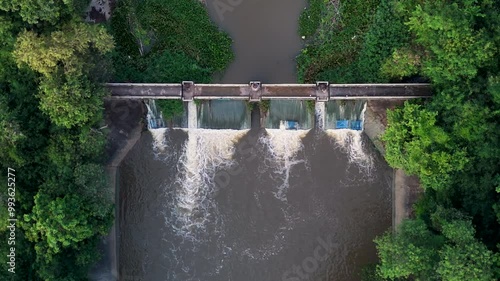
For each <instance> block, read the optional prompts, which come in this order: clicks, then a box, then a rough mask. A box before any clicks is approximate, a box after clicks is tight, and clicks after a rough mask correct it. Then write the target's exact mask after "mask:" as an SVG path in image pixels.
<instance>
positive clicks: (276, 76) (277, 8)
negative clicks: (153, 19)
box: [206, 0, 306, 83]
mask: <svg viewBox="0 0 500 281" xmlns="http://www.w3.org/2000/svg"><path fill="white" fill-rule="evenodd" d="M206 5H207V9H208V12H209V14H210V17H211V18H212V20H213V21H214V22H215V23H216V24H217V25H218V26H219V27H220V28H221V29H223V30H224V31H226V32H228V33H229V35H230V36H231V38H232V39H233V41H234V43H233V51H234V54H235V60H234V61H233V62H232V63H231V65H230V66H229V68H228V69H227V70H226V73H225V74H224V77H222V78H219V79H218V80H219V81H217V82H221V83H248V82H249V81H252V80H256V81H262V82H263V83H296V80H297V79H296V64H295V61H294V60H295V57H296V56H297V55H298V54H299V52H300V50H301V49H302V47H303V40H302V39H301V38H300V37H299V35H298V33H297V30H298V18H299V16H300V13H301V12H302V10H303V9H304V7H306V1H305V0H207V1H206Z"/></svg>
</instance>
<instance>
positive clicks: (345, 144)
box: [325, 103, 375, 176]
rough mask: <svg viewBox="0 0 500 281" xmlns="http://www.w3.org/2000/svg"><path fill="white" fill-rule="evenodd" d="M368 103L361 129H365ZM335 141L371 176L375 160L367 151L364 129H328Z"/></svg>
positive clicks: (351, 160)
mask: <svg viewBox="0 0 500 281" xmlns="http://www.w3.org/2000/svg"><path fill="white" fill-rule="evenodd" d="M365 111H366V103H365V104H364V107H363V110H362V111H361V124H362V125H361V129H363V124H364V116H365ZM325 132H326V134H327V135H328V136H330V137H331V138H332V139H333V140H335V143H336V144H337V145H338V146H339V147H340V148H341V149H343V150H344V151H345V152H346V153H347V155H348V159H349V163H354V164H356V165H357V166H358V167H359V168H360V169H361V170H362V171H363V172H364V173H365V174H366V175H367V176H370V175H371V173H372V171H373V169H374V167H375V166H374V160H373V157H372V156H371V155H370V153H369V152H367V151H365V149H364V143H363V131H362V130H361V131H357V130H349V129H340V130H326V131H325Z"/></svg>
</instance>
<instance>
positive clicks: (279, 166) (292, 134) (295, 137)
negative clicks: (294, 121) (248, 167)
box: [260, 129, 309, 201]
mask: <svg viewBox="0 0 500 281" xmlns="http://www.w3.org/2000/svg"><path fill="white" fill-rule="evenodd" d="M307 132H309V131H308V130H297V131H295V130H284V129H267V136H263V137H262V138H261V139H260V142H261V143H263V144H264V145H265V146H267V147H268V149H269V156H268V157H270V159H269V160H271V162H272V163H274V165H275V166H274V167H270V168H271V169H272V170H273V171H274V173H275V174H277V175H278V176H279V177H280V180H281V181H282V184H281V185H280V186H278V187H277V191H276V192H274V195H275V197H276V198H278V199H280V200H282V201H286V192H287V190H288V188H289V186H290V171H291V169H292V168H293V166H295V165H297V164H299V163H303V162H304V160H299V159H298V158H297V156H298V152H299V151H300V150H302V148H303V144H302V139H303V138H304V137H305V136H306V134H307Z"/></svg>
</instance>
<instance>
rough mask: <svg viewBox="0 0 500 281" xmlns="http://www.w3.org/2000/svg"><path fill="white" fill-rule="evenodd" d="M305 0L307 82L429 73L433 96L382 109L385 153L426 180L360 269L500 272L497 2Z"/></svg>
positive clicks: (411, 275)
mask: <svg viewBox="0 0 500 281" xmlns="http://www.w3.org/2000/svg"><path fill="white" fill-rule="evenodd" d="M309 4H310V6H309V9H307V10H306V11H304V13H303V14H302V16H301V22H300V24H301V30H300V32H301V35H302V36H305V37H306V38H307V46H306V48H304V49H303V51H302V53H301V54H300V55H299V57H298V58H297V60H298V71H299V79H301V81H302V82H311V81H318V80H327V81H330V82H332V83H366V82H375V83H384V82H385V83H387V82H395V83H397V82H407V83H412V82H429V83H431V85H432V91H433V97H432V98H431V99H428V100H418V101H408V102H406V103H405V104H404V106H402V107H400V108H396V109H395V110H392V111H389V112H388V127H387V129H386V132H385V134H384V136H383V140H384V142H385V149H386V153H385V159H386V161H387V162H388V163H389V165H390V166H392V167H394V168H398V169H403V170H404V171H405V172H406V173H407V174H409V175H416V176H418V178H419V179H420V182H421V186H422V188H423V189H424V191H425V192H424V194H423V196H422V197H421V198H420V199H419V201H418V202H417V203H416V204H415V206H414V211H415V216H414V217H413V218H411V219H408V220H406V221H404V222H403V223H402V225H400V226H399V228H398V230H397V231H396V232H395V233H393V232H392V231H388V232H387V233H386V234H384V235H383V236H380V237H377V238H376V239H375V243H376V245H377V252H378V255H379V258H380V262H379V264H378V265H376V266H374V267H371V269H372V270H371V272H369V271H370V270H367V272H366V275H365V280H457V281H458V280H485V281H486V280H499V279H500V254H499V251H500V224H499V223H500V200H499V199H500V194H499V193H500V165H499V163H500V126H499V122H498V121H499V120H500V72H499V71H500V69H499V66H500V63H499V59H500V53H499V51H500V2H499V1H494V0H483V1H474V0H456V1H448V0H403V1H394V0H380V1H375V0H370V1H366V0H353V1H345V2H343V1H340V2H339V1H326V2H325V1H321V0H310V1H309ZM339 38H340V39H339Z"/></svg>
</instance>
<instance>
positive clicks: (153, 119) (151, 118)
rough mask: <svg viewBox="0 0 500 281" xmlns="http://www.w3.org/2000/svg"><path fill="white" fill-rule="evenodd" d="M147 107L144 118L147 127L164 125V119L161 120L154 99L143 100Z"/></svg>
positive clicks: (153, 127)
mask: <svg viewBox="0 0 500 281" xmlns="http://www.w3.org/2000/svg"><path fill="white" fill-rule="evenodd" d="M144 104H146V107H147V109H148V113H147V116H146V119H147V121H148V129H156V128H163V127H165V121H164V120H163V114H162V113H161V111H159V110H158V108H157V107H156V102H155V100H146V101H145V102H144Z"/></svg>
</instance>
